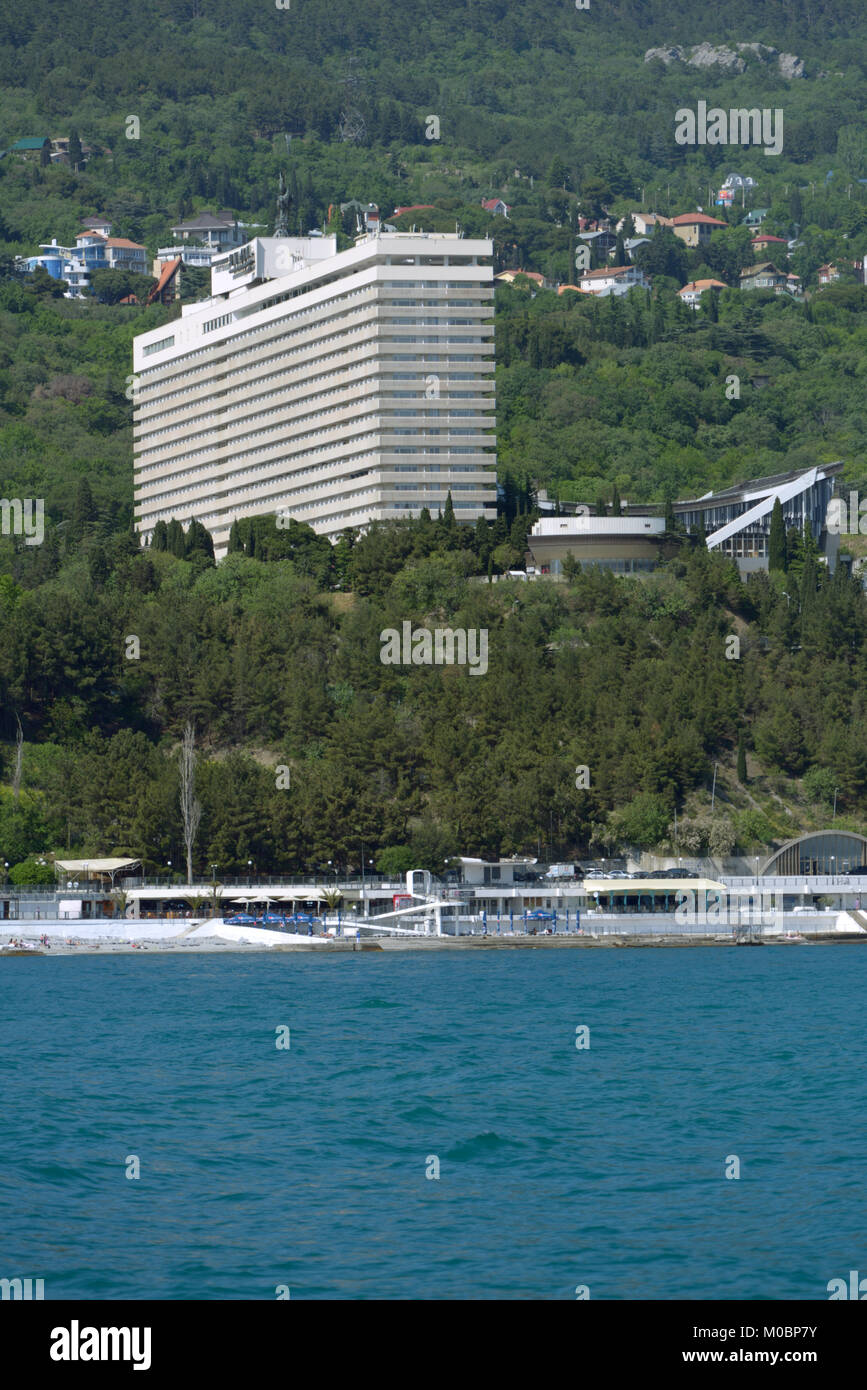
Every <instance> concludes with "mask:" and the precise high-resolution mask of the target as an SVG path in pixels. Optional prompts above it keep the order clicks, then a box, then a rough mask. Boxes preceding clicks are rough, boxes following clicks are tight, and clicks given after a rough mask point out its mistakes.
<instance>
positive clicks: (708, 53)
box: [644, 43, 806, 80]
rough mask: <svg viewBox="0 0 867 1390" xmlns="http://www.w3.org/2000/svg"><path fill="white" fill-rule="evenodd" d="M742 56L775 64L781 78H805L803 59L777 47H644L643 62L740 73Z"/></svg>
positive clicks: (743, 45)
mask: <svg viewBox="0 0 867 1390" xmlns="http://www.w3.org/2000/svg"><path fill="white" fill-rule="evenodd" d="M744 53H748V54H751V55H752V56H753V57H755V58H758V59H759V60H760V61H761V62H763V63H774V62H775V63H776V65H777V68H778V70H779V72H780V74H781V76H783V77H785V78H788V79H790V80H791V79H793V78H795V77H806V72H805V69H804V60H803V58H799V57H798V56H797V54H795V53H781V52H780V50H779V49H778V48H771V47H770V45H769V44H766V43H736V44H735V45H734V47H730V46H729V45H728V44H724V43H721V44H712V43H699V44H694V45H693V46H692V47H691V48H682V47H681V46H680V44H670V45H669V46H668V47H666V48H648V50H647V52H646V53H645V55H644V61H645V63H651V62H653V60H654V59H659V61H660V62H662V63H664V64H665V66H666V67H668V65H669V63H686V64H687V65H688V66H689V67H691V68H722V69H723V70H724V71H726V72H731V73H742V72H745V71H746V67H747V61H746V58H744V57H742V54H744Z"/></svg>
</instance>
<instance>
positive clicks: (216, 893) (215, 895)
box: [205, 883, 223, 917]
mask: <svg viewBox="0 0 867 1390" xmlns="http://www.w3.org/2000/svg"><path fill="white" fill-rule="evenodd" d="M205 901H206V902H207V903H208V906H209V907H210V909H211V916H212V917H216V915H217V908H218V907H219V906H220V905H221V903H222V901H223V885H222V883H215V884H214V885H213V887H212V888H209V889H208V893H207V896H206V898H205Z"/></svg>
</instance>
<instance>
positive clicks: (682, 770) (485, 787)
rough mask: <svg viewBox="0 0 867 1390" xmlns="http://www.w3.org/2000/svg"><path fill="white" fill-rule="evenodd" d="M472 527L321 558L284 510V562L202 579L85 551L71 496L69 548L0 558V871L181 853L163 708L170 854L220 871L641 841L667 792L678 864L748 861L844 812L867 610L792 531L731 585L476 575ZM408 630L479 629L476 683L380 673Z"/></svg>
mask: <svg viewBox="0 0 867 1390" xmlns="http://www.w3.org/2000/svg"><path fill="white" fill-rule="evenodd" d="M484 530H485V526H484V523H482V524H481V526H480V527H479V528H477V533H478V534H481V533H483V532H484ZM478 534H474V533H473V532H472V531H468V530H467V529H466V528H460V527H458V526H457V525H456V524H455V522H454V520H453V518H451V517H448V516H446V517H444V518H443V519H442V520H441V521H436V520H425V519H422V520H421V521H419V522H395V523H388V524H386V525H383V526H378V527H375V528H374V529H373V531H372V532H371V533H370V534H369V535H368V536H366V537H365V538H363V539H362V540H359V541H357V542H356V544H355V545H354V546H352V547H349V548H348V552H347V553H345V554H343V556H342V557H340V559H339V561H338V559H337V558H336V557H335V558H334V559H333V563H334V564H335V565H337V564H339V565H340V566H341V567H342V568H341V570H340V572H339V573H338V571H337V570H336V569H332V570H330V571H323V570H322V569H318V568H317V566H318V565H320V564H321V560H322V557H321V556H319V555H318V548H319V547H320V546H321V542H320V541H318V540H317V538H315V537H314V536H313V535H312V533H310V532H309V529H308V528H304V527H299V528H298V530H297V534H295V535H294V536H293V537H292V538H291V553H292V556H293V558H289V559H271V560H260V559H257V558H254V557H251V556H249V555H248V554H245V553H242V552H241V551H238V552H237V553H234V554H232V555H230V556H229V557H228V558H227V559H226V560H225V561H224V562H223V563H222V564H221V565H220V566H218V567H216V568H215V567H214V564H213V560H212V559H211V558H210V557H209V556H208V554H207V553H206V549H205V548H197V546H196V545H193V546H192V547H191V549H190V553H189V554H187V555H186V556H185V557H184V558H181V557H180V556H179V555H174V554H172V553H169V551H153V550H152V551H150V552H148V553H142V552H140V551H139V550H138V548H137V546H136V543H135V541H134V539H133V538H132V537H127V538H123V537H120V538H118V539H116V540H114V541H106V539H105V538H104V536H103V535H101V534H100V528H99V523H98V519H97V518H96V517H95V515H93V514H91V515H90V516H88V515H87V508H86V507H85V505H84V502H83V501H82V503H81V505H80V507H79V517H78V519H77V520H76V522H75V523H74V525H73V526H71V527H70V528H68V531H67V537H66V539H65V540H64V541H63V542H62V551H63V552H65V553H61V545H60V543H57V544H55V546H54V547H53V554H52V553H51V552H50V551H49V550H48V547H47V546H43V547H41V548H39V549H38V550H31V551H30V552H29V553H27V554H23V553H22V554H19V555H18V556H17V557H16V558H15V559H14V560H13V561H11V562H10V561H9V559H8V558H7V559H6V562H5V568H6V570H7V573H6V574H5V575H4V576H3V577H2V578H0V622H2V630H3V639H2V645H0V698H2V706H3V709H4V712H5V717H6V721H7V737H8V735H9V734H10V733H11V732H12V730H11V729H10V728H9V724H10V723H12V722H13V720H14V715H15V714H20V717H21V722H22V731H23V735H24V740H25V742H24V755H23V767H22V776H21V779H20V790H19V797H18V799H17V800H16V799H15V796H14V793H13V791H12V790H11V789H10V787H9V785H8V778H9V776H10V773H11V771H12V763H13V749H12V746H11V741H10V742H9V743H7V745H6V750H5V757H6V762H7V768H6V777H7V785H6V787H4V788H3V795H2V799H0V839H2V843H3V846H4V853H5V855H6V857H7V859H9V860H10V862H12V863H14V862H17V861H20V860H23V859H24V858H25V856H27V855H28V854H29V853H32V852H35V851H39V850H45V849H49V848H58V847H60V848H69V849H74V850H77V851H81V852H83V853H93V852H95V851H96V850H97V849H102V850H103V851H108V850H111V851H122V850H129V851H130V852H132V853H134V854H136V855H139V854H141V855H144V857H145V858H146V860H147V861H148V862H149V863H150V864H151V865H152V866H161V865H165V864H166V862H167V861H168V860H170V859H171V860H173V862H175V863H177V862H178V861H179V858H180V856H179V842H180V826H179V813H178V799H177V745H178V741H179V738H180V736H181V734H182V733H183V729H184V726H185V724H186V723H187V721H193V723H194V724H195V727H196V735H197V741H198V747H199V751H200V756H201V763H200V770H199V792H200V796H201V800H202V804H203V808H204V814H203V820H202V827H201V834H200V837H199V842H198V845H197V853H196V863H197V865H198V866H199V867H200V868H201V867H202V866H203V865H206V864H209V863H212V862H216V863H219V865H220V866H221V871H222V872H224V873H228V872H232V871H235V870H239V869H244V868H245V867H246V864H247V861H248V859H252V860H253V861H254V862H255V863H256V865H257V866H258V867H259V868H261V869H264V868H270V869H282V870H297V869H307V870H316V869H318V868H320V867H321V866H322V865H323V864H324V863H325V862H326V861H327V860H329V859H330V860H332V861H333V862H335V863H340V864H343V865H347V864H356V865H357V864H358V862H359V857H360V853H361V851H360V844H361V842H363V843H364V844H365V846H366V852H367V853H371V854H375V855H376V856H380V855H381V854H382V853H383V851H385V850H387V849H395V848H396V847H399V846H409V847H411V848H412V850H413V854H414V858H415V860H416V862H417V863H420V864H424V865H427V866H428V867H431V868H433V869H437V868H439V867H440V866H441V864H442V862H443V859H444V858H445V857H446V856H447V855H449V854H454V853H456V852H458V851H462V852H468V853H478V854H485V855H492V854H497V853H511V852H517V851H527V850H532V851H535V852H542V853H543V854H546V855H549V856H552V857H558V856H562V855H565V854H571V853H577V852H580V851H581V850H585V851H586V849H587V848H588V847H590V848H591V849H592V850H594V851H595V852H600V851H606V850H607V851H611V850H613V849H615V848H616V847H617V846H620V845H623V844H626V843H629V844H633V845H635V844H637V845H641V846H644V847H648V848H649V847H664V846H665V845H666V844H669V845H670V844H671V843H672V830H671V821H672V818H673V815H674V810H675V808H676V807H677V808H679V816H680V827H679V845H680V849H681V852H687V853H698V852H701V851H706V850H707V849H708V848H710V849H711V850H713V851H716V852H717V853H720V852H731V851H732V850H733V849H734V848H735V847H736V846H737V847H739V848H740V850H741V851H743V852H747V851H750V850H753V849H755V848H757V847H759V846H762V845H766V844H768V843H770V842H771V841H772V840H774V839H779V838H784V837H785V836H786V835H788V834H790V833H792V830H793V828H794V827H797V826H799V825H810V824H821V823H822V822H823V821H824V820H825V819H826V818H827V816H828V813H829V804H830V801H831V799H832V797H833V795H834V793H835V789H836V793H837V821H838V824H840V825H841V826H843V825H844V824H852V825H855V826H859V827H860V826H863V824H864V821H865V812H867V723H865V720H864V690H865V687H867V608H865V604H864V598H863V594H862V592H861V589H860V586H859V585H857V584H856V583H854V582H852V581H850V580H848V579H847V578H846V577H845V575H844V572H843V571H842V570H839V571H838V573H837V576H836V577H835V579H834V580H833V582H829V581H828V580H827V578H826V576H824V575H822V574H820V573H819V571H818V569H817V566H816V564H815V562H814V560H813V558H812V556H811V555H810V553H809V551H807V552H804V550H803V548H802V547H793V548H792V553H791V558H790V562H789V569H788V573H786V574H774V575H771V576H770V577H769V576H758V577H756V578H754V579H753V580H752V581H751V582H750V583H749V584H748V585H744V584H742V582H741V581H740V579H739V577H738V574H737V571H736V570H735V568H734V567H733V566H732V565H731V564H730V563H727V562H725V561H724V560H723V559H722V558H721V557H719V556H715V555H711V554H709V553H708V552H707V551H705V550H704V549H703V548H701V547H698V548H693V547H692V546H691V545H690V544H689V543H687V542H682V543H681V545H680V546H678V545H677V544H676V543H675V548H674V553H673V554H672V556H671V558H670V559H669V560H668V561H667V562H666V563H665V564H664V565H663V567H662V568H661V569H660V570H659V572H658V573H656V574H654V575H653V576H652V577H650V578H649V579H648V580H647V581H646V582H641V583H634V582H628V581H623V580H616V579H614V578H613V577H612V576H611V575H610V574H601V573H592V572H591V573H585V574H581V573H580V572H579V573H578V574H577V575H575V576H574V577H573V578H572V580H571V581H570V583H569V584H568V585H554V584H545V583H538V584H532V585H519V584H516V583H515V582H514V581H513V582H512V583H501V584H496V585H490V584H488V583H487V582H486V581H485V580H484V578H483V577H482V578H481V579H480V580H474V579H473V578H472V577H471V576H472V575H473V574H474V573H478V572H479V571H480V570H484V568H485V554H484V549H483V547H482V546H481V545H480V543H479V539H478ZM49 557H50V563H49ZM326 563H327V560H326ZM10 569H11V570H13V572H15V573H17V574H18V575H19V579H20V581H21V582H19V579H15V578H13V576H12V574H10V573H8V571H9V570H10ZM324 585H330V586H331V588H325V587H323V586H324ZM784 586H785V589H786V594H788V596H789V597H788V598H787V597H786V594H784V593H783V587H784ZM408 619H409V620H410V621H413V622H419V623H427V625H428V626H431V627H433V626H435V625H437V624H438V623H443V622H445V621H448V623H449V624H450V625H453V626H460V627H463V628H467V629H470V628H475V629H484V630H487V632H488V651H489V666H488V670H487V672H486V673H485V674H484V675H482V676H477V677H473V676H472V675H470V673H469V672H468V670H467V668H466V667H458V666H451V667H449V666H421V667H419V666H408V667H402V666H392V665H384V664H383V663H382V661H381V660H380V654H381V651H382V637H381V634H382V633H383V631H384V630H385V629H388V628H397V629H400V627H401V624H402V623H403V622H404V621H406V620H408ZM731 634H737V635H738V636H739V638H740V643H741V648H740V656H739V659H736V660H730V659H727V656H726V650H727V645H726V643H727V637H728V636H729V635H731ZM133 637H135V638H137V639H138V643H139V647H138V656H134V657H133V658H132V659H131V658H130V657H129V655H128V653H129V652H130V650H135V648H131V645H130V638H133ZM739 752H740V754H741V758H740V759H739V757H738V754H739ZM714 762H717V763H718V764H719V768H718V774H717V782H716V806H715V815H714V817H713V818H711V817H710V816H709V814H708V792H709V788H710V782H711V777H712V771H713V765H714ZM579 766H586V767H587V768H589V777H590V782H589V788H586V789H584V787H583V783H582V789H580V790H579V789H577V788H576V781H577V780H579V779H576V776H575V774H576V769H577V768H578V767H579ZM278 767H282V768H288V769H290V782H289V785H286V778H285V776H284V777H282V778H278V777H277V776H276V775H275V768H278ZM759 774H761V775H759Z"/></svg>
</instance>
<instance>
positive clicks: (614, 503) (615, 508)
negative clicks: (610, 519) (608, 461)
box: [611, 483, 623, 516]
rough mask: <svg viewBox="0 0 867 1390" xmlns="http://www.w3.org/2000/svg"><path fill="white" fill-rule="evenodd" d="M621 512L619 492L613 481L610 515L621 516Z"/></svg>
mask: <svg viewBox="0 0 867 1390" xmlns="http://www.w3.org/2000/svg"><path fill="white" fill-rule="evenodd" d="M622 514H623V508H622V507H621V505H620V493H619V491H618V489H617V484H616V483H615V484H614V487H613V489H612V492H611V515H612V516H622Z"/></svg>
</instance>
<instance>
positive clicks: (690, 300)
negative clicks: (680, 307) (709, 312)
mask: <svg viewBox="0 0 867 1390" xmlns="http://www.w3.org/2000/svg"><path fill="white" fill-rule="evenodd" d="M727 289H728V285H727V284H726V283H725V281H723V280H690V282H689V284H688V285H684V287H683V289H682V290H678V295H679V297H680V300H681V303H682V304H688V305H689V307H690V309H699V308H701V297H702V295H703V294H704V293H705V291H707V290H727Z"/></svg>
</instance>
